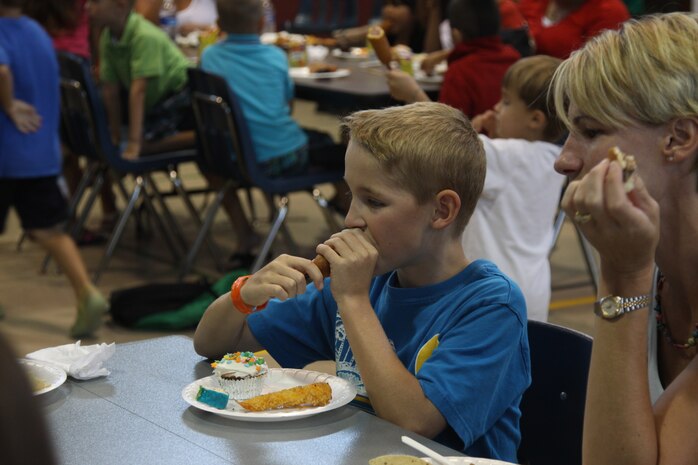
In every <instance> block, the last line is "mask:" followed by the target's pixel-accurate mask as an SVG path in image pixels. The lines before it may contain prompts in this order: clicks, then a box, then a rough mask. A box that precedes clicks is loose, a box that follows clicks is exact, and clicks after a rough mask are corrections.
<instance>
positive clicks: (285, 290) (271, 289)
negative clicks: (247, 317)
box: [240, 254, 334, 307]
mask: <svg viewBox="0 0 698 465" xmlns="http://www.w3.org/2000/svg"><path fill="white" fill-rule="evenodd" d="M333 272H334V270H333ZM306 276H307V277H308V278H310V279H311V280H312V281H313V282H314V283H315V286H316V287H317V288H318V289H322V286H323V278H322V273H321V272H320V269H319V268H318V267H317V266H315V264H314V263H312V262H311V261H310V260H308V259H307V258H302V257H294V256H292V255H285V254H284V255H279V256H278V257H277V258H276V259H275V260H273V261H272V262H270V263H268V264H267V265H266V266H265V267H264V268H262V269H261V270H259V271H258V272H256V273H255V274H253V275H252V276H251V277H250V279H248V280H247V282H246V283H245V285H244V286H242V288H241V289H240V297H242V301H243V302H245V303H246V304H247V305H249V306H252V307H255V306H260V305H264V303H265V302H267V301H268V300H269V299H272V298H277V299H279V300H287V299H290V298H292V297H295V296H297V295H299V294H303V293H304V292H305V291H306Z"/></svg>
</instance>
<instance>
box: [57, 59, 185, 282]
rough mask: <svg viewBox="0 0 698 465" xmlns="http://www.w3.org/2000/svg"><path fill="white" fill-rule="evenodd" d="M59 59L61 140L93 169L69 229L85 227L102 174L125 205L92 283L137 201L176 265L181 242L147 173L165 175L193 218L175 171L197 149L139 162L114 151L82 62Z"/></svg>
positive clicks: (106, 261) (100, 107) (172, 220)
mask: <svg viewBox="0 0 698 465" xmlns="http://www.w3.org/2000/svg"><path fill="white" fill-rule="evenodd" d="M58 59H59V65H60V73H61V104H62V109H61V111H62V119H63V123H64V125H65V132H66V140H67V141H68V145H69V146H70V147H71V149H72V150H73V151H74V152H75V153H77V154H80V155H84V156H86V157H88V158H89V159H90V160H91V161H92V164H93V167H94V168H93V169H88V172H87V173H86V175H85V176H86V177H85V178H83V180H82V182H81V185H82V184H83V182H84V184H85V185H84V186H82V187H83V189H82V190H79V192H80V196H82V195H83V193H84V188H86V186H87V185H89V184H90V183H91V184H92V185H93V188H92V192H91V193H90V196H89V197H88V199H87V201H86V205H85V207H84V208H83V210H82V212H81V214H80V215H79V218H78V220H77V221H76V224H75V226H74V230H79V228H80V227H82V225H83V224H84V221H85V220H86V218H87V215H88V214H89V211H90V209H91V207H92V205H93V204H94V201H95V199H96V197H97V195H98V194H99V188H100V187H101V185H102V184H103V182H104V179H105V176H106V173H107V172H111V173H114V174H115V175H116V176H115V178H116V179H118V181H117V187H118V190H119V191H120V192H121V194H122V195H123V196H124V198H125V200H126V202H127V205H126V207H125V209H124V210H123V212H122V213H121V215H120V216H119V219H118V221H117V225H116V227H115V228H114V230H113V231H112V234H111V236H110V238H109V242H108V244H107V248H106V251H105V253H104V256H103V257H102V260H101V261H100V264H99V266H98V268H97V270H96V271H95V274H94V282H97V281H98V280H99V277H100V276H101V274H102V272H103V271H104V270H105V269H106V267H107V265H108V263H109V260H110V259H111V257H112V255H113V253H114V250H115V248H116V246H117V244H118V242H119V240H120V238H121V235H122V233H123V231H124V228H125V226H126V222H127V221H128V219H129V217H131V214H132V213H133V212H134V210H135V208H136V206H137V204H138V202H139V201H141V202H143V206H144V207H145V209H146V210H147V211H148V213H149V214H150V217H151V218H152V219H153V221H154V223H155V226H156V227H157V228H158V230H159V232H160V235H161V236H162V238H163V240H164V242H165V244H166V245H167V247H168V248H169V250H170V252H171V253H172V255H173V257H174V259H175V261H177V262H178V261H179V260H180V259H181V255H182V254H181V252H180V249H182V248H186V241H185V240H184V238H183V236H182V234H181V232H180V230H179V227H178V226H177V223H176V222H175V220H174V218H173V216H172V214H171V213H170V212H169V210H168V208H167V206H166V204H165V202H164V199H163V197H162V195H161V193H160V192H159V191H158V190H157V189H156V188H155V186H154V182H153V180H152V174H153V173H154V172H157V171H162V172H165V173H166V174H167V175H168V178H169V180H170V182H171V183H172V186H173V188H174V190H175V193H176V194H177V195H178V196H179V197H181V198H182V199H183V200H184V202H185V204H186V205H187V207H188V209H189V211H190V213H191V214H192V215H193V217H195V218H196V219H198V213H196V209H195V208H194V207H193V205H192V204H191V202H190V200H189V198H188V196H187V195H186V192H185V190H184V188H183V187H182V183H181V180H180V178H179V175H178V173H177V169H176V167H177V165H178V164H180V163H184V162H190V161H194V159H195V156H196V151H195V150H183V151H177V152H168V153H162V154H156V155H150V156H147V157H144V158H140V159H138V160H125V159H123V158H121V156H120V151H119V147H117V146H116V145H114V144H113V143H112V142H111V137H110V134H109V129H108V125H107V120H106V114H105V111H104V108H103V107H102V102H101V99H100V96H99V94H98V92H97V88H96V86H95V84H94V82H93V80H92V76H91V74H90V69H89V66H88V64H87V62H85V61H84V60H83V59H81V58H79V57H77V56H75V55H72V54H69V53H59V55H58ZM123 176H131V177H132V178H133V181H134V184H135V186H134V189H133V191H132V192H131V193H130V194H129V193H128V191H127V190H126V188H125V186H124V184H123V182H122V181H121V179H120V178H122V177H123ZM153 199H155V200H156V201H157V202H158V204H159V205H160V207H161V210H162V214H163V217H162V218H161V217H160V214H159V213H158V212H157V211H156V209H155V206H154V202H153ZM79 201H80V199H79V198H78V199H77V201H76V205H77V203H79ZM163 218H164V221H163ZM165 222H166V223H167V225H166V224H165ZM173 234H174V236H175V238H176V239H177V240H178V241H179V245H178V244H177V243H175V242H174V240H173V237H172V235H173Z"/></svg>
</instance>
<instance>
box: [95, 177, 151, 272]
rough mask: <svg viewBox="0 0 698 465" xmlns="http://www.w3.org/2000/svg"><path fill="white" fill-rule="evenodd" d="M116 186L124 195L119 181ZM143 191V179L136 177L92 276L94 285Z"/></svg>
mask: <svg viewBox="0 0 698 465" xmlns="http://www.w3.org/2000/svg"><path fill="white" fill-rule="evenodd" d="M118 184H119V185H120V188H121V190H122V193H124V194H125V193H126V190H125V189H124V187H123V184H122V183H121V180H119V183H118ZM143 189H144V180H143V178H141V177H140V176H138V177H136V185H135V186H134V188H133V192H132V193H131V196H130V197H128V203H127V204H126V208H124V211H123V212H121V216H119V221H118V222H117V223H116V227H115V228H114V230H113V231H112V233H111V236H110V237H109V243H108V244H107V248H106V250H105V252H104V255H103V256H102V259H101V260H100V262H99V266H98V267H97V270H96V271H95V273H94V275H93V278H92V281H93V282H94V283H95V284H97V281H99V278H100V277H101V275H102V272H104V270H105V269H106V268H107V265H108V264H109V261H110V260H111V257H112V255H113V254H114V249H116V245H117V244H118V243H119V240H120V239H121V235H122V234H123V232H124V228H125V227H126V222H127V221H128V219H129V217H130V216H131V213H133V209H134V208H135V206H136V203H137V202H138V199H140V197H141V195H142V194H143Z"/></svg>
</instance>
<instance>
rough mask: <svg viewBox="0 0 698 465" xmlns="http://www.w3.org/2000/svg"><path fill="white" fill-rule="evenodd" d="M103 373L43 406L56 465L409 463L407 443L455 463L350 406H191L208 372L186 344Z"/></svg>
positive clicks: (158, 348) (58, 392)
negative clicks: (234, 413) (226, 411)
mask: <svg viewBox="0 0 698 465" xmlns="http://www.w3.org/2000/svg"><path fill="white" fill-rule="evenodd" d="M106 367H107V368H108V369H109V370H110V371H111V374H110V375H109V376H106V377H102V378H96V379H93V380H89V381H75V380H73V379H71V378H69V380H68V381H67V382H66V383H65V384H63V385H61V386H60V387H58V388H57V389H55V390H53V391H51V392H48V393H46V394H43V395H41V397H40V400H41V403H42V405H43V407H44V411H45V412H46V416H47V421H48V425H49V430H50V433H51V435H52V437H53V440H54V444H55V446H56V452H57V454H58V456H59V461H60V463H62V464H81V465H82V464H100V465H109V464H141V463H147V464H148V465H155V464H187V465H189V464H192V463H200V464H204V463H205V464H207V465H215V464H231V463H233V464H235V463H239V464H245V465H255V464H276V463H279V464H303V465H306V464H308V463H327V464H330V463H331V464H366V463H368V460H369V459H371V458H373V457H376V456H379V455H385V454H409V455H413V454H414V451H412V450H411V449H410V448H409V447H408V446H406V445H404V444H402V442H401V441H400V437H401V436H402V435H405V434H409V435H410V436H412V437H415V438H417V439H419V441H420V442H422V443H423V444H425V445H427V446H428V447H430V448H432V449H434V450H436V451H437V452H439V453H440V454H442V455H446V456H462V454H461V453H459V452H458V451H455V450H452V449H450V448H448V447H445V446H443V445H440V444H438V443H436V442H433V441H430V440H428V439H425V438H421V437H420V436H418V435H416V434H413V433H409V432H407V431H406V430H404V429H402V428H399V427H397V426H395V425H393V424H391V423H389V422H387V421H385V420H382V419H380V418H378V417H376V416H374V415H371V414H369V413H366V412H364V411H362V410H360V409H358V408H356V407H354V406H352V405H345V406H343V407H339V408H337V409H335V410H332V411H329V412H323V413H319V414H317V415H314V416H310V417H306V418H302V419H295V420H289V421H276V422H248V421H239V420H233V419H229V418H224V417H222V416H219V415H216V414H213V413H209V412H206V411H203V410H200V409H198V408H196V407H193V406H190V405H189V404H188V403H187V402H186V401H185V400H184V399H183V398H182V390H183V389H184V387H185V386H187V385H189V384H190V383H192V382H193V381H195V380H197V379H200V378H203V377H206V376H209V375H210V374H211V371H212V370H211V367H210V365H209V363H208V361H206V360H204V359H202V358H201V357H200V356H198V355H197V354H196V353H195V352H194V349H193V347H192V340H191V339H190V338H188V337H185V336H168V337H162V338H157V339H149V340H145V341H139V342H131V343H126V344H121V345H118V346H117V347H116V353H115V354H114V355H113V357H112V358H111V359H110V360H109V361H108V363H107V364H106Z"/></svg>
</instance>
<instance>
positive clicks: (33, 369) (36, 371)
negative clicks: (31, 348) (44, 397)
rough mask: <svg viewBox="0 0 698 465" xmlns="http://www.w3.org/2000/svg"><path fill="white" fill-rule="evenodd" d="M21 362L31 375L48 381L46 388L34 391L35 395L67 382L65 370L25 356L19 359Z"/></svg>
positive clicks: (44, 381)
mask: <svg viewBox="0 0 698 465" xmlns="http://www.w3.org/2000/svg"><path fill="white" fill-rule="evenodd" d="M19 363H20V365H22V366H23V367H24V368H25V369H26V370H27V373H29V375H30V376H33V377H34V378H36V379H37V380H38V381H41V382H43V383H46V386H45V387H44V388H42V389H39V390H38V391H34V395H35V396H38V395H40V394H45V393H47V392H49V391H53V390H54V389H56V388H57V387H58V386H60V385H61V384H63V383H65V380H66V378H67V375H66V373H65V371H63V370H61V369H60V368H58V367H55V366H53V365H49V364H48V363H45V362H39V361H36V360H29V359H26V358H23V359H20V360H19Z"/></svg>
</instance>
